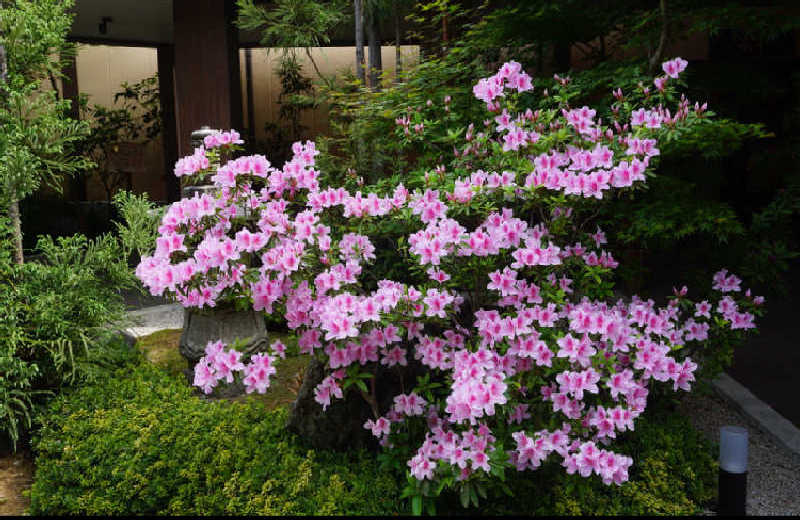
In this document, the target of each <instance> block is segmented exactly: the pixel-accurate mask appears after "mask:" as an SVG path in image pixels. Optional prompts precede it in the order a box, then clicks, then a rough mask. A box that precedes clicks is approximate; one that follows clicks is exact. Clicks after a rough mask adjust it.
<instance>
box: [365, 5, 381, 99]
mask: <svg viewBox="0 0 800 520" xmlns="http://www.w3.org/2000/svg"><path fill="white" fill-rule="evenodd" d="M381 7H382V5H380V4H379V2H378V1H376V0H368V1H367V9H366V17H365V18H366V20H365V22H366V23H365V25H366V29H367V46H368V47H369V86H370V87H371V88H372V90H380V81H381V72H382V71H383V60H382V58H381V41H380V25H379V22H380V9H381Z"/></svg>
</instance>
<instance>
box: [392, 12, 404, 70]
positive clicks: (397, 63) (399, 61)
mask: <svg viewBox="0 0 800 520" xmlns="http://www.w3.org/2000/svg"><path fill="white" fill-rule="evenodd" d="M399 3H400V2H399V0H394V2H392V8H393V11H394V13H393V15H394V77H395V78H396V79H397V80H399V79H400V74H401V73H402V72H403V56H402V53H401V52H400V42H401V40H400V6H399V5H398V4H399Z"/></svg>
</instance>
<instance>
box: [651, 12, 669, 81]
mask: <svg viewBox="0 0 800 520" xmlns="http://www.w3.org/2000/svg"><path fill="white" fill-rule="evenodd" d="M659 10H660V11H661V36H659V38H658V47H657V48H656V51H655V52H654V53H653V55H652V56H651V57H650V64H649V70H650V74H653V73H655V71H656V70H657V69H658V62H660V61H661V56H663V54H664V49H665V47H666V45H667V25H668V24H667V1H666V0H661V1H660V2H659Z"/></svg>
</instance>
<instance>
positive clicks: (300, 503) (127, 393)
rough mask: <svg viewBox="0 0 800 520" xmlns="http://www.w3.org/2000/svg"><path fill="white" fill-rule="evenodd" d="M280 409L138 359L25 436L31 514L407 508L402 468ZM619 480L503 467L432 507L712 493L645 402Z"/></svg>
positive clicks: (702, 444) (586, 503)
mask: <svg viewBox="0 0 800 520" xmlns="http://www.w3.org/2000/svg"><path fill="white" fill-rule="evenodd" d="M285 420H286V410H285V409H278V410H275V411H269V409H268V405H267V404H266V403H265V402H264V401H263V400H260V399H257V398H254V399H247V400H246V401H245V402H227V401H208V400H204V399H201V398H199V397H197V396H196V395H194V394H193V392H192V389H191V388H189V387H188V386H187V385H186V383H185V381H184V380H183V379H182V378H181V377H180V376H174V375H170V374H168V373H167V372H165V371H164V370H162V369H160V368H158V367H156V366H153V365H151V364H150V363H148V362H146V361H144V360H143V359H142V358H141V356H136V358H135V360H134V361H132V362H128V363H127V364H126V365H125V366H124V367H123V368H120V369H117V370H115V371H109V372H108V373H107V375H106V377H104V378H102V379H101V380H99V381H98V382H97V383H96V384H93V385H90V386H85V387H82V388H80V389H77V390H76V391H74V392H72V393H70V394H67V395H63V396H61V397H59V398H57V399H55V400H54V401H53V402H52V403H51V405H50V407H49V409H48V411H47V413H46V414H45V416H44V417H43V419H42V423H43V427H42V429H41V431H40V433H39V434H38V436H37V437H36V438H35V439H34V449H35V452H36V454H37V458H36V466H37V470H36V475H35V479H34V484H33V488H32V490H31V511H30V512H31V513H32V514H183V515H187V514H195V515H210V514H228V515H230V514H253V515H278V514H283V515H288V514H292V515H295V514H358V515H387V514H396V513H404V512H408V509H407V507H408V506H407V503H405V502H404V501H403V500H401V499H400V491H401V489H402V487H403V484H404V480H405V479H404V476H403V475H393V474H391V473H389V472H386V471H382V470H381V468H380V465H379V463H378V462H377V459H378V457H377V454H375V453H368V452H363V451H360V452H353V453H332V452H326V451H310V450H307V449H306V448H305V447H304V446H303V444H302V442H301V441H300V439H298V438H297V437H295V436H293V435H291V434H289V433H288V432H287V431H286V430H285V428H284V424H285ZM625 446H626V450H625V451H626V453H628V454H630V455H631V456H633V457H634V460H635V461H636V462H635V465H634V466H633V468H632V472H631V480H630V482H627V483H625V484H624V485H622V486H620V487H617V486H605V485H603V484H602V483H601V482H600V481H599V480H598V479H584V478H581V477H579V476H577V475H572V476H569V475H566V474H565V473H564V471H563V469H562V468H560V467H559V466H558V465H557V464H548V465H545V466H544V467H542V468H541V469H540V470H539V471H536V472H533V473H531V472H527V473H521V474H517V473H516V472H513V471H512V472H510V473H507V474H508V475H511V478H510V479H509V480H508V481H507V484H508V485H509V487H510V489H511V491H512V492H513V493H514V496H513V498H512V497H505V496H504V494H503V492H502V491H501V490H500V489H499V488H498V489H492V490H490V493H489V499H488V500H482V501H481V504H480V506H479V507H478V508H475V509H473V510H465V509H462V507H461V505H460V502H459V500H458V497H457V496H442V497H440V501H439V504H438V506H437V511H438V512H439V513H440V514H448V513H450V514H468V513H469V514H517V515H519V514H570V515H577V514H594V515H597V514H670V515H674V514H697V513H699V512H701V511H702V506H703V504H706V503H708V502H710V501H712V500H713V499H714V498H715V493H716V463H715V461H714V457H713V455H712V453H713V452H712V449H711V446H710V444H709V443H708V441H706V440H705V439H703V438H702V437H701V435H700V434H699V433H698V432H697V431H695V430H694V429H693V428H692V427H691V425H690V424H689V422H688V420H686V419H685V418H684V417H681V416H680V415H678V414H676V413H675V412H673V411H669V410H667V409H663V408H662V410H661V411H658V410H656V409H653V410H652V412H651V411H648V414H647V415H646V416H645V417H644V418H642V419H641V420H640V421H639V422H638V423H637V430H636V431H635V432H629V433H627V434H626V439H625Z"/></svg>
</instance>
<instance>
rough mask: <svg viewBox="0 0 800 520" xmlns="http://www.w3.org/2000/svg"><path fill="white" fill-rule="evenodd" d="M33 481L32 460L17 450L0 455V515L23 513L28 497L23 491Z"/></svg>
mask: <svg viewBox="0 0 800 520" xmlns="http://www.w3.org/2000/svg"><path fill="white" fill-rule="evenodd" d="M32 483H33V461H32V460H31V459H30V456H29V454H27V453H23V452H18V453H14V454H4V455H0V516H19V515H23V514H25V510H26V509H27V508H28V505H30V498H28V497H27V496H25V495H24V494H23V491H25V490H28V489H30V487H31V484H32Z"/></svg>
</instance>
